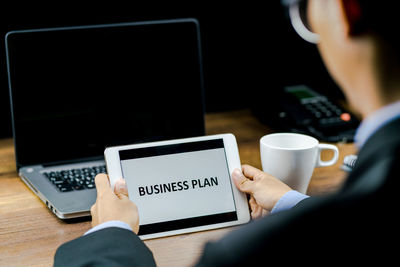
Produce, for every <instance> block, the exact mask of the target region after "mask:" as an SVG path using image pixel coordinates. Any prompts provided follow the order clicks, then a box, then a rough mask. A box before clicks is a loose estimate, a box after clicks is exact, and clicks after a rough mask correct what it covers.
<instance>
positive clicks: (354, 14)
mask: <svg viewBox="0 0 400 267" xmlns="http://www.w3.org/2000/svg"><path fill="white" fill-rule="evenodd" d="M339 1H340V2H341V6H342V11H343V15H344V18H345V19H346V20H347V24H348V34H349V35H350V36H356V35H359V34H361V33H363V32H364V30H365V25H364V21H363V10H362V8H361V5H360V1H359V0H339Z"/></svg>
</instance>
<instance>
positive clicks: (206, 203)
mask: <svg viewBox="0 0 400 267" xmlns="http://www.w3.org/2000/svg"><path fill="white" fill-rule="evenodd" d="M119 156H120V160H121V167H122V174H123V176H124V178H125V180H126V183H127V186H128V191H129V197H130V199H131V200H132V201H133V202H135V203H136V205H137V206H138V209H139V218H140V229H139V235H147V234H152V233H159V232H165V231H172V230H178V229H183V228H190V227H197V226H203V225H209V224H216V223H223V222H229V221H236V220H237V213H236V207H235V201H234V199H233V191H232V185H231V178H230V174H229V169H228V164H227V159H226V154H225V148H224V142H223V139H215V140H207V141H198V142H190V143H181V144H172V145H164V146H157V147H146V148H137V149H130V150H121V151H119Z"/></svg>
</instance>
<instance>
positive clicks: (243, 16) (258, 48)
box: [0, 1, 343, 137]
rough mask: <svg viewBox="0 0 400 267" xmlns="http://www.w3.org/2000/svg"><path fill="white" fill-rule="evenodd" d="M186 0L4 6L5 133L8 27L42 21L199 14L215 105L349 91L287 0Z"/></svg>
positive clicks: (208, 90) (0, 109) (6, 118)
mask: <svg viewBox="0 0 400 267" xmlns="http://www.w3.org/2000/svg"><path fill="white" fill-rule="evenodd" d="M187 2H189V1H186V2H184V4H182V3H181V4H179V5H178V3H173V4H172V2H168V3H162V4H160V3H157V2H153V3H150V2H146V3H147V4H146V6H144V5H142V4H141V5H139V4H136V2H129V3H126V5H121V4H120V3H118V2H115V1H112V2H111V1H110V2H109V3H107V2H106V3H104V4H99V3H98V2H97V3H96V2H94V3H93V5H91V4H90V3H89V2H85V5H83V4H81V3H79V4H78V3H73V2H65V3H63V2H59V1H57V3H52V4H45V3H43V4H38V3H34V4H33V3H30V4H27V3H19V2H13V4H12V5H11V4H9V5H8V6H7V8H2V9H1V14H0V36H1V41H0V137H6V136H11V123H10V108H9V97H8V81H7V72H6V61H5V48H4V36H5V34H6V32H8V31H11V30H20V29H33V28H41V27H58V26H74V25H88V24H101V23H115V22H131V21H142V20H153V19H172V18H184V17H194V18H197V19H198V20H199V22H200V29H201V36H202V48H203V63H204V65H203V68H204V79H205V104H206V111H207V112H215V111H224V110H232V109H239V108H255V107H257V108H264V106H265V108H268V106H269V105H270V104H272V103H274V99H275V98H276V95H277V92H279V91H280V90H281V88H282V87H283V86H284V85H290V84H296V83H306V84H311V85H316V87H315V88H314V89H317V90H318V91H320V92H322V93H324V94H327V95H330V96H333V97H335V98H338V97H339V98H341V97H343V96H342V94H341V93H340V91H339V90H338V89H337V87H336V86H335V84H334V82H333V81H332V80H331V79H330V78H329V75H328V74H327V72H326V70H325V68H324V66H323V64H322V62H321V59H320V57H319V54H318V52H317V49H316V46H315V45H312V44H308V43H307V42H305V41H303V40H302V39H301V38H300V37H298V36H297V34H296V33H295V32H294V31H293V29H292V27H291V25H290V21H289V20H288V19H287V17H286V14H285V10H284V8H283V7H282V6H281V5H280V1H267V2H257V3H256V2H255V1H246V3H241V2H238V3H233V2H227V3H221V2H219V4H218V5H216V4H211V3H204V1H190V3H187Z"/></svg>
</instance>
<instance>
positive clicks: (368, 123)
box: [355, 101, 400, 148]
mask: <svg viewBox="0 0 400 267" xmlns="http://www.w3.org/2000/svg"><path fill="white" fill-rule="evenodd" d="M397 118H400V101H397V102H394V103H392V104H389V105H387V106H384V107H383V108H380V109H379V110H377V111H375V112H373V113H372V114H371V115H370V116H368V117H367V118H365V119H364V120H363V121H362V122H361V124H360V126H359V127H358V129H357V132H356V135H355V143H356V145H357V147H358V148H361V147H362V146H363V145H364V144H365V142H366V141H367V140H368V138H370V137H371V136H372V135H373V134H374V133H375V132H376V131H377V130H379V129H380V128H382V127H383V126H384V125H386V124H388V123H389V122H391V121H393V120H395V119H397Z"/></svg>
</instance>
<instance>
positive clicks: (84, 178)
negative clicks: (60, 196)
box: [43, 165, 106, 192]
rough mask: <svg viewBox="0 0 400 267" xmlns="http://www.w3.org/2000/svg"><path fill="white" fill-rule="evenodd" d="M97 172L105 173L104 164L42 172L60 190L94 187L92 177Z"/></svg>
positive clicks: (67, 190)
mask: <svg viewBox="0 0 400 267" xmlns="http://www.w3.org/2000/svg"><path fill="white" fill-rule="evenodd" d="M99 173H106V166H105V165H101V166H95V167H88V168H81V169H72V170H63V171H54V172H44V173H43V175H44V176H46V177H47V178H48V179H49V180H50V182H52V183H53V184H54V185H55V186H56V187H57V188H58V190H59V191H60V192H69V191H73V190H85V189H93V188H95V184H94V177H95V176H96V175H97V174H99Z"/></svg>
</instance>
